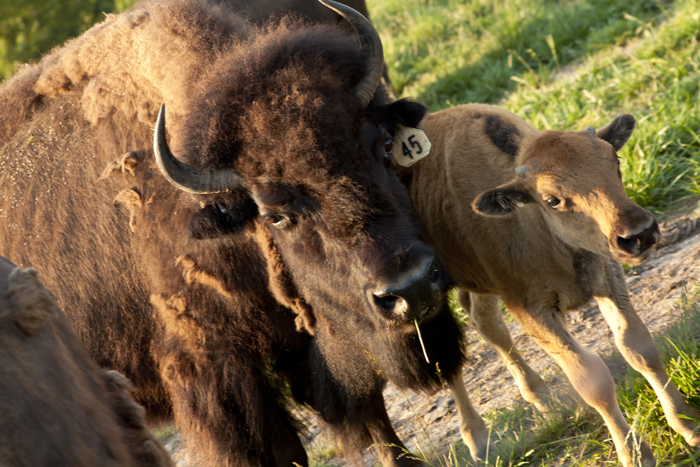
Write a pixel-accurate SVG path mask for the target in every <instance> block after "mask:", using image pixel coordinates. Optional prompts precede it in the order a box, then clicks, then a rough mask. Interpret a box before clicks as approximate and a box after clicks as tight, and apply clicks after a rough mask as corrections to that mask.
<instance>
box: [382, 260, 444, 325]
mask: <svg viewBox="0 0 700 467" xmlns="http://www.w3.org/2000/svg"><path fill="white" fill-rule="evenodd" d="M448 290H449V288H448V280H447V277H446V272H445V271H444V269H443V268H442V266H441V265H440V264H439V263H438V262H437V261H436V260H435V258H434V257H433V256H431V257H428V258H424V259H423V260H422V261H419V262H418V264H417V265H416V266H415V267H413V268H411V270H410V271H408V273H407V274H404V275H403V276H402V277H400V278H399V280H398V281H396V282H394V283H393V284H391V285H384V286H383V287H380V288H377V289H375V290H374V291H371V292H370V293H369V294H368V295H369V296H368V298H369V301H370V303H371V304H372V307H373V308H374V310H375V311H377V312H378V314H379V315H380V316H381V317H382V318H383V319H384V320H386V322H387V324H388V326H389V327H395V326H401V325H410V326H413V323H414V321H415V322H422V321H426V320H428V319H430V317H431V316H433V315H434V314H435V313H436V311H437V310H439V309H440V308H441V307H442V306H443V304H445V303H446V299H445V297H446V295H447V291H448Z"/></svg>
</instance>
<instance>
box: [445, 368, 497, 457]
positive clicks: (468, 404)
mask: <svg viewBox="0 0 700 467" xmlns="http://www.w3.org/2000/svg"><path fill="white" fill-rule="evenodd" d="M447 384H448V386H449V387H450V390H451V391H452V396H453V397H454V398H455V403H456V404H457V412H458V414H459V432H460V433H461V434H462V440H463V441H464V444H465V445H466V446H467V447H468V448H469V453H470V454H471V456H472V459H474V460H475V461H477V460H486V458H487V457H488V454H489V430H488V428H486V424H485V423H484V419H483V418H481V415H479V412H477V411H476V409H475V408H474V406H473V405H472V401H471V400H470V399H469V394H467V388H466V387H465V386H464V381H462V376H461V375H460V374H457V375H455V377H454V378H452V379H450V380H449V381H448V382H447Z"/></svg>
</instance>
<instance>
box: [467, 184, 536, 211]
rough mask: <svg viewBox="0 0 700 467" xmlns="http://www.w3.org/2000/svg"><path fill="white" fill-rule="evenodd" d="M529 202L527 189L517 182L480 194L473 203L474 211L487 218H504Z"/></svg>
mask: <svg viewBox="0 0 700 467" xmlns="http://www.w3.org/2000/svg"><path fill="white" fill-rule="evenodd" d="M529 202H530V196H529V195H528V194H527V191H526V190H525V187H524V186H523V185H521V184H520V182H519V181H517V180H516V181H513V182H510V183H506V184H505V185H501V186H499V187H497V188H494V189H493V190H489V191H486V192H484V193H482V194H480V195H479V196H477V197H476V199H475V200H474V202H473V203H472V209H474V211H475V212H477V213H479V214H483V215H486V216H504V215H506V214H510V213H511V212H513V211H514V210H515V208H520V207H523V206H525V205H526V204H527V203H529Z"/></svg>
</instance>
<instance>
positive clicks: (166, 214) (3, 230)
mask: <svg viewBox="0 0 700 467" xmlns="http://www.w3.org/2000/svg"><path fill="white" fill-rule="evenodd" d="M369 61H370V60H369V58H368V57H367V54H365V53H364V51H363V50H360V49H358V47H357V37H354V36H348V35H346V34H345V33H344V32H342V31H341V30H339V29H337V28H335V27H332V26H319V27H312V28H310V27H306V26H301V25H298V24H292V23H289V22H283V23H282V24H281V25H280V26H279V27H276V28H271V29H269V30H266V31H263V32H261V31H258V30H256V29H253V28H250V27H249V26H248V25H246V24H245V23H244V22H242V21H241V20H240V19H239V18H238V17H236V16H235V15H234V14H232V13H231V12H230V11H228V10H226V8H225V7H224V6H222V5H221V4H218V3H211V4H209V3H206V2H203V1H169V2H150V3H148V4H146V5H145V6H144V7H142V8H136V9H134V10H132V11H130V12H128V13H125V14H123V15H121V16H109V17H108V18H107V20H106V21H105V22H104V23H102V24H100V25H97V26H95V27H94V28H93V29H91V30H90V31H88V32H87V33H85V34H84V35H83V36H81V37H79V38H77V39H75V40H74V41H72V42H70V43H68V44H67V45H66V46H65V47H64V48H62V49H58V50H56V51H54V52H53V53H52V54H51V55H49V56H47V57H45V58H44V59H43V60H42V61H41V62H40V63H38V64H36V65H32V66H28V67H25V68H24V69H23V70H22V71H20V73H19V74H18V75H17V76H15V77H13V78H12V79H11V80H10V81H8V82H7V83H5V84H4V86H3V87H2V88H0V105H2V107H3V108H4V109H6V110H7V111H6V112H3V114H2V115H1V116H0V119H2V120H1V121H0V138H2V139H1V140H0V148H2V149H1V152H0V168H1V170H0V209H2V211H0V254H4V255H7V256H9V257H11V258H12V259H13V260H14V261H16V262H17V263H20V264H22V265H23V266H29V265H31V266H35V267H39V268H41V270H42V271H43V275H44V278H45V281H46V283H47V284H48V285H49V286H50V287H51V288H52V289H53V290H54V291H55V292H56V294H57V296H58V297H59V299H60V301H61V305H62V306H63V307H64V308H65V309H66V310H68V311H69V315H68V318H69V320H70V322H71V324H72V325H73V327H74V328H75V330H76V331H77V333H78V334H79V336H80V338H81V339H82V340H83V342H84V343H85V345H86V347H87V348H88V350H89V352H90V353H91V356H92V357H93V358H94V359H95V360H96V361H97V362H98V363H99V364H100V365H102V366H107V367H111V368H116V369H118V370H119V371H122V372H123V373H125V374H126V375H127V376H128V377H129V378H130V379H131V380H132V381H134V383H135V385H136V386H137V392H136V397H137V399H138V400H139V401H140V402H141V403H143V404H144V405H145V406H146V408H147V410H148V415H149V417H150V418H151V419H152V420H156V419H159V418H167V419H170V418H174V420H175V422H176V423H177V424H178V425H179V426H180V427H182V429H183V431H184V432H185V433H186V435H187V436H188V445H189V446H190V448H192V449H193V450H194V451H195V452H196V455H197V456H198V457H199V459H200V461H201V463H202V464H205V465H253V466H254V465H259V466H271V465H290V464H291V463H292V462H297V463H299V464H302V465H305V464H306V463H307V459H306V454H305V453H304V450H303V448H302V445H301V442H300V440H299V436H298V434H297V432H298V431H299V426H298V422H296V421H295V420H294V419H293V417H292V416H291V415H290V413H289V408H288V405H289V403H290V401H289V400H287V399H286V398H285V397H284V394H286V393H287V391H286V390H284V389H283V387H284V386H286V385H288V386H289V387H290V388H291V393H292V395H293V396H294V399H296V401H297V402H300V403H305V404H309V405H310V406H311V407H313V408H314V409H316V410H317V411H318V412H319V413H320V414H321V416H322V417H323V418H324V419H325V420H326V421H327V422H329V423H330V424H331V425H332V426H333V427H335V428H336V429H337V430H338V431H339V433H340V434H341V436H342V440H343V442H344V443H345V445H346V448H348V449H350V448H353V447H364V446H367V444H368V443H370V442H371V443H376V444H378V445H380V446H378V447H377V449H378V450H379V452H380V455H381V457H382V459H383V462H384V464H385V465H411V464H415V463H416V462H414V461H411V460H410V459H407V458H405V457H404V458H401V459H400V460H396V457H397V456H398V455H399V454H403V451H402V450H401V444H400V441H399V440H398V438H397V437H396V435H395V433H394V432H393V430H391V428H390V424H389V420H388V417H387V414H386V410H385V408H384V404H383V401H382V396H381V388H382V386H383V384H384V382H385V381H386V379H392V380H394V381H395V382H396V383H397V384H398V385H399V386H402V387H407V388H415V389H423V390H427V391H434V390H436V389H437V388H439V387H440V385H441V380H440V375H438V374H437V372H436V367H435V366H434V365H427V364H426V362H425V360H424V359H423V357H422V350H421V348H420V344H419V343H418V340H417V336H416V333H415V328H414V326H413V321H412V320H413V318H411V319H410V320H408V321H407V323H402V322H401V319H400V316H399V315H397V314H396V313H394V311H395V310H393V309H392V308H391V307H388V306H387V305H386V303H384V302H377V301H376V297H377V296H378V295H377V293H382V294H384V292H385V291H386V290H395V289H396V290H400V292H397V293H409V292H410V291H407V290H408V289H406V288H402V286H403V285H405V284H406V283H407V284H413V283H421V284H425V285H426V286H428V285H429V286H430V290H432V295H431V297H432V298H431V302H430V303H422V302H421V305H420V306H421V309H409V310H408V311H407V313H408V314H409V315H411V316H412V315H413V314H416V313H419V312H421V313H422V310H433V311H431V312H430V313H429V314H428V315H427V316H426V317H425V318H423V319H422V320H421V323H420V325H421V329H422V331H423V336H424V339H425V341H426V346H427V351H428V354H429V355H430V358H431V362H438V363H439V367H440V370H441V371H442V374H443V376H444V377H445V379H447V378H449V377H451V376H453V375H454V373H456V372H457V370H458V368H460V366H461V363H462V361H463V352H462V345H463V343H462V338H461V334H460V332H459V329H458V327H457V325H456V323H455V322H454V320H453V318H452V317H451V315H450V314H449V310H448V308H447V306H446V303H445V293H446V291H447V289H448V286H449V280H448V279H447V278H446V277H445V276H444V273H441V274H433V272H435V271H437V272H440V271H441V270H442V268H441V266H440V265H439V264H438V263H437V262H434V256H433V253H432V251H431V250H430V249H429V248H428V247H427V246H426V245H425V244H424V243H423V242H421V240H420V238H419V234H420V227H419V226H418V224H417V222H416V221H415V219H414V217H413V214H412V211H411V208H410V202H409V199H408V196H407V194H406V192H405V190H404V189H403V187H402V186H401V185H400V183H399V181H398V179H397V178H396V176H395V175H393V173H392V172H391V171H390V170H389V169H388V168H387V167H386V165H387V164H386V162H385V160H384V141H385V139H386V137H387V135H389V134H391V133H392V132H393V131H394V125H395V124H396V123H401V124H403V125H416V124H417V123H418V121H419V120H420V118H421V117H422V115H423V113H424V111H425V109H424V108H423V107H422V106H420V105H418V104H414V103H411V102H406V101H398V102H395V103H392V104H388V105H387V104H383V102H384V101H385V99H383V96H382V95H381V92H378V94H377V95H375V97H374V99H373V101H372V102H370V103H369V104H367V103H366V102H363V101H362V100H361V98H358V97H357V93H355V92H354V89H355V87H356V86H358V84H359V83H361V82H362V83H363V82H364V81H363V80H364V79H365V77H366V75H367V70H366V69H367V67H368V65H367V63H368V62H369ZM162 102H166V103H167V109H168V113H167V136H168V137H169V141H168V144H169V145H170V146H171V147H172V148H173V152H174V153H175V154H177V155H178V157H179V158H181V159H182V160H183V161H185V163H188V164H191V165H193V166H196V167H205V168H208V169H212V170H213V169H227V170H230V169H233V168H235V170H236V171H237V173H238V174H239V175H240V177H241V178H242V180H243V181H244V184H243V186H241V187H239V188H235V189H231V190H230V191H226V192H220V193H209V194H192V193H188V192H184V191H181V190H179V189H177V188H175V187H174V186H172V185H171V184H169V183H168V182H167V181H166V179H165V178H164V177H163V175H162V174H161V173H160V172H159V171H158V169H157V168H156V164H155V162H154V159H153V151H152V150H151V148H152V141H153V126H154V122H155V117H156V113H157V110H158V108H159V107H160V104H161V103H162ZM120 154H121V155H122V156H119V155H120ZM115 159H116V160H115ZM100 174H102V176H101V177H99V175H100ZM98 178H100V180H98ZM113 201H116V204H115V203H113ZM20 229H21V230H22V231H23V233H24V234H23V235H18V232H19V231H20ZM425 271H430V275H428V274H426V273H425ZM418 276H420V277H418ZM401 281H403V282H401ZM411 293H412V292H411ZM397 299H402V298H400V297H398V296H397ZM432 300H434V302H433V301H432ZM377 303H379V304H377ZM411 303H413V302H411ZM380 305H381V306H380ZM387 316H391V319H389V318H388V317H387ZM397 316H399V317H397ZM297 327H298V328H299V329H300V330H301V331H297ZM312 334H313V335H312ZM388 444H396V445H398V447H396V448H395V447H387V446H386V445H388ZM347 452H350V451H347Z"/></svg>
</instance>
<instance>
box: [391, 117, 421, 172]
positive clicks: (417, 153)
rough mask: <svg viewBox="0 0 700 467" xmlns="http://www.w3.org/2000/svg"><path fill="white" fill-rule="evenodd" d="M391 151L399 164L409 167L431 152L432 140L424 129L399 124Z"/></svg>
mask: <svg viewBox="0 0 700 467" xmlns="http://www.w3.org/2000/svg"><path fill="white" fill-rule="evenodd" d="M391 152H392V153H393V155H394V159H395V160H396V163H397V164H399V165H402V166H404V167H408V166H410V165H413V164H415V163H416V162H418V161H419V160H421V159H423V158H424V157H425V156H427V155H428V153H430V140H428V137H427V136H425V133H424V132H423V130H419V129H418V128H410V127H405V126H403V125H397V128H396V132H395V133H394V144H393V145H392V151H391Z"/></svg>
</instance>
